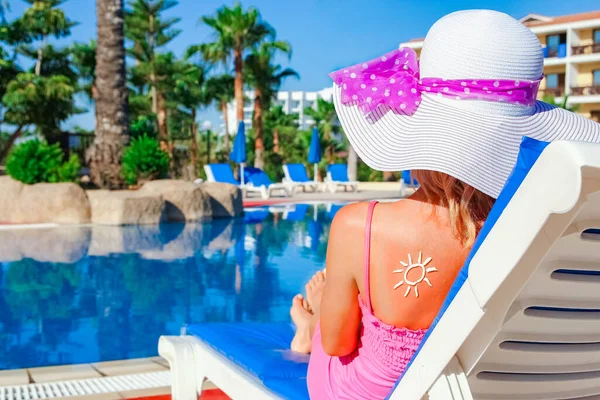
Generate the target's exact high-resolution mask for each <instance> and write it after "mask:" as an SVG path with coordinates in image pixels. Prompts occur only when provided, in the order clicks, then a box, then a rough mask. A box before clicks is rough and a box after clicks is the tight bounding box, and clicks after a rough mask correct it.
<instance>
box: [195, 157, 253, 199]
mask: <svg viewBox="0 0 600 400" xmlns="http://www.w3.org/2000/svg"><path fill="white" fill-rule="evenodd" d="M204 172H205V173H206V179H207V181H208V182H219V183H229V184H230V185H235V186H238V187H239V188H240V189H242V190H243V191H244V193H246V194H247V193H249V192H256V193H260V195H261V196H263V193H264V190H263V189H261V188H260V187H254V186H252V185H241V184H240V181H238V180H237V179H235V176H233V170H232V169H231V166H230V165H229V164H206V165H204Z"/></svg>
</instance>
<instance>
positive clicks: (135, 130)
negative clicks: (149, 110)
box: [129, 114, 157, 139]
mask: <svg viewBox="0 0 600 400" xmlns="http://www.w3.org/2000/svg"><path fill="white" fill-rule="evenodd" d="M156 134H157V132H156V117H154V115H153V114H150V115H139V116H138V117H137V118H136V119H135V120H132V121H131V125H130V127H129V136H130V137H131V138H132V139H133V138H137V137H140V136H148V137H150V138H152V139H156Z"/></svg>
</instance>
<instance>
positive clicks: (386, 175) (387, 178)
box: [383, 171, 394, 182]
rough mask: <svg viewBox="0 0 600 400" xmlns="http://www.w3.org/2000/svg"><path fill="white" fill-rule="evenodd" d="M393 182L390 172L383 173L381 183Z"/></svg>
mask: <svg viewBox="0 0 600 400" xmlns="http://www.w3.org/2000/svg"><path fill="white" fill-rule="evenodd" d="M393 180H394V173H393V172H390V171H384V172H383V181H384V182H392V181H393Z"/></svg>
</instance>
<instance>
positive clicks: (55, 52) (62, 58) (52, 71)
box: [17, 44, 78, 84]
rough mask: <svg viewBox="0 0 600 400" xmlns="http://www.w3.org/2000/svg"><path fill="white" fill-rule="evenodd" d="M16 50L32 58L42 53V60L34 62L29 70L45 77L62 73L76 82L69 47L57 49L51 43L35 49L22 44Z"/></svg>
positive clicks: (75, 73)
mask: <svg viewBox="0 0 600 400" xmlns="http://www.w3.org/2000/svg"><path fill="white" fill-rule="evenodd" d="M17 52H18V53H19V54H21V55H23V56H25V57H28V58H32V59H36V57H37V56H38V55H39V54H41V55H42V59H43V60H44V62H43V63H40V64H39V65H38V64H37V63H36V65H35V66H34V67H32V68H31V70H30V71H29V72H31V73H35V74H36V75H40V76H46V77H50V76H54V75H62V76H65V77H67V78H69V80H70V81H71V82H73V83H74V84H76V82H77V79H78V76H77V71H76V70H75V68H74V65H73V63H72V62H71V49H69V48H63V49H57V48H55V47H54V46H52V45H51V44H48V45H45V46H43V47H39V48H37V49H36V48H34V47H31V46H28V45H22V46H19V47H18V49H17Z"/></svg>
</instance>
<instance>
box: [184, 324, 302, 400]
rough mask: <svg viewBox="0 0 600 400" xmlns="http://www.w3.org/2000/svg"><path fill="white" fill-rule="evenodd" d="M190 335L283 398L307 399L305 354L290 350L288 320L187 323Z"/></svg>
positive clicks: (291, 327) (291, 331) (290, 336)
mask: <svg viewBox="0 0 600 400" xmlns="http://www.w3.org/2000/svg"><path fill="white" fill-rule="evenodd" d="M187 334H188V335H194V336H197V337H199V338H201V339H202V341H203V342H204V343H206V344H208V345H210V346H211V347H212V348H214V349H215V350H217V351H218V352H219V353H221V354H222V355H224V356H225V357H227V358H228V359H229V360H231V361H233V362H234V363H235V364H237V365H239V366H240V367H242V368H244V369H245V370H247V371H248V372H249V373H251V374H252V375H254V376H255V377H257V378H258V379H260V380H261V381H262V382H263V384H264V385H265V386H266V387H267V388H269V389H270V390H271V391H272V392H274V393H276V394H278V395H279V396H281V397H283V398H284V399H290V400H307V399H308V398H309V397H308V388H307V386H306V372H307V370H308V359H309V356H308V355H303V354H297V353H294V352H293V351H291V350H290V344H291V342H292V338H293V337H294V327H293V325H291V324H288V323H253V322H245V323H212V324H197V325H188V326H187Z"/></svg>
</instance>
